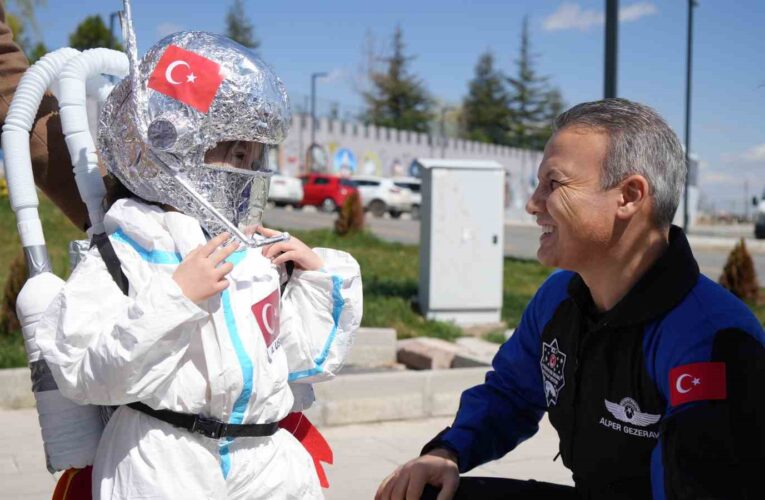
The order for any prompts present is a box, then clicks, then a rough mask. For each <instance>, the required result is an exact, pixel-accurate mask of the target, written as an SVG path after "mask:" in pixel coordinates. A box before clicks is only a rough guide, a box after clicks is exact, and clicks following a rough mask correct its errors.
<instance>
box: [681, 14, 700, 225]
mask: <svg viewBox="0 0 765 500" xmlns="http://www.w3.org/2000/svg"><path fill="white" fill-rule="evenodd" d="M696 5H698V4H697V3H696V0H688V54H687V56H686V59H685V193H684V194H683V231H685V232H686V233H687V232H688V191H689V189H690V185H691V63H692V61H693V8H694V7H696Z"/></svg>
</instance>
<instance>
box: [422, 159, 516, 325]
mask: <svg viewBox="0 0 765 500" xmlns="http://www.w3.org/2000/svg"><path fill="white" fill-rule="evenodd" d="M417 166H418V167H420V169H421V170H420V172H421V177H422V188H421V190H422V205H421V223H420V288H419V297H418V299H419V305H420V310H421V311H422V313H423V314H424V315H425V316H426V317H427V318H428V319H436V320H442V321H452V322H454V323H456V324H459V325H475V324H486V323H497V322H499V321H500V312H501V310H502V281H503V280H502V273H503V248H504V243H503V239H504V238H503V236H504V202H503V200H504V191H505V171H504V169H503V167H502V165H500V164H499V163H497V162H493V161H481V160H443V159H418V160H417Z"/></svg>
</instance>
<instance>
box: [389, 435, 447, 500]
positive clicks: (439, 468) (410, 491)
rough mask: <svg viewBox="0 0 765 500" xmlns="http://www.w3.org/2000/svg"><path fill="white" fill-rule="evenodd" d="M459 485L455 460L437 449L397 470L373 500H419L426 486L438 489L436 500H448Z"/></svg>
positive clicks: (442, 450) (445, 452) (440, 449)
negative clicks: (439, 489)
mask: <svg viewBox="0 0 765 500" xmlns="http://www.w3.org/2000/svg"><path fill="white" fill-rule="evenodd" d="M459 482H460V471H459V468H458V467H457V457H456V456H455V455H454V453H452V452H451V451H449V450H446V449H444V448H436V449H435V450H432V451H431V452H429V453H427V454H425V455H423V456H421V457H418V458H415V459H414V460H411V461H409V462H407V463H406V464H404V465H402V466H401V467H399V468H398V469H396V470H395V471H394V472H393V474H391V475H390V476H388V477H386V478H385V480H384V481H383V482H382V484H380V487H379V488H377V494H376V495H375V500H404V499H406V500H419V498H420V497H421V496H422V491H423V490H424V489H425V485H426V484H431V485H433V486H437V487H440V488H441V492H440V493H439V494H438V500H451V499H452V498H453V497H454V493H455V492H456V491H457V485H459Z"/></svg>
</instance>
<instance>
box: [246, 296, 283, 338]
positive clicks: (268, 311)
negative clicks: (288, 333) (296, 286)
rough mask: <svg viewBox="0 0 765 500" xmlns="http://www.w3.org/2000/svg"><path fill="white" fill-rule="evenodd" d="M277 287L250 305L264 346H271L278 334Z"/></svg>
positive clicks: (278, 297)
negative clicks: (264, 343) (264, 342)
mask: <svg viewBox="0 0 765 500" xmlns="http://www.w3.org/2000/svg"><path fill="white" fill-rule="evenodd" d="M280 298H281V297H280V296H279V289H278V288H277V289H276V290H274V291H273V292H272V293H271V294H270V295H268V296H267V297H266V298H265V299H263V300H261V301H260V302H258V303H256V304H254V305H253V306H252V308H251V309H252V314H254V315H255V321H257V322H258V326H259V327H260V331H261V333H262V334H263V340H265V341H266V347H271V344H273V343H274V341H275V340H276V338H277V337H278V336H279V299H280Z"/></svg>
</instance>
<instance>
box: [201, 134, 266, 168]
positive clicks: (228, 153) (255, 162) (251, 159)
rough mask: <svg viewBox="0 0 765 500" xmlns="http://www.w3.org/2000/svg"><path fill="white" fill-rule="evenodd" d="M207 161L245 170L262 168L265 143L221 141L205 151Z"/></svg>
mask: <svg viewBox="0 0 765 500" xmlns="http://www.w3.org/2000/svg"><path fill="white" fill-rule="evenodd" d="M205 163H207V164H211V165H223V166H226V167H234V168H241V169H243V170H260V169H261V168H263V166H264V165H263V144H261V143H259V142H251V141H225V142H219V143H218V145H216V146H215V147H214V148H212V149H210V150H208V151H207V153H205Z"/></svg>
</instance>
